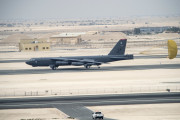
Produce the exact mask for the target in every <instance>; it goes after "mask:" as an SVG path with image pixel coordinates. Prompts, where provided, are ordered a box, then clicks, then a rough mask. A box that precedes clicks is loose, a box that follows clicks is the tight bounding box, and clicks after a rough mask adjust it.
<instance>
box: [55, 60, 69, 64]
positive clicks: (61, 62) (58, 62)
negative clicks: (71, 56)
mask: <svg viewBox="0 0 180 120" xmlns="http://www.w3.org/2000/svg"><path fill="white" fill-rule="evenodd" d="M56 65H69V64H68V62H66V61H56Z"/></svg>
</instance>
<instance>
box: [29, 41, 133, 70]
mask: <svg viewBox="0 0 180 120" xmlns="http://www.w3.org/2000/svg"><path fill="white" fill-rule="evenodd" d="M126 42H127V39H121V40H119V41H118V42H117V44H116V45H115V46H114V48H113V49H112V50H111V51H110V53H109V54H108V55H102V56H73V57H46V58H31V59H30V60H28V61H26V64H28V65H31V66H32V67H38V66H50V68H51V69H52V70H56V69H57V68H58V67H59V66H66V65H74V66H84V67H85V68H86V69H89V68H90V67H91V66H92V65H96V66H98V68H100V67H99V66H100V65H101V64H103V63H109V62H114V61H120V60H129V59H133V54H127V55H125V54H124V53H125V49H126Z"/></svg>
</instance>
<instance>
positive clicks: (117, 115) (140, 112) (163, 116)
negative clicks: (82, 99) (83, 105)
mask: <svg viewBox="0 0 180 120" xmlns="http://www.w3.org/2000/svg"><path fill="white" fill-rule="evenodd" d="M88 108H89V109H91V110H93V111H101V112H102V113H103V114H104V116H105V117H107V118H112V119H116V120H179V119H180V114H179V111H180V103H171V104H147V105H117V106H93V107H88Z"/></svg>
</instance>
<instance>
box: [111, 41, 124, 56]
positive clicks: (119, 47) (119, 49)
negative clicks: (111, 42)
mask: <svg viewBox="0 0 180 120" xmlns="http://www.w3.org/2000/svg"><path fill="white" fill-rule="evenodd" d="M126 42H127V39H120V40H119V41H118V42H117V44H116V45H115V46H114V48H113V49H112V50H111V51H110V53H109V54H108V55H124V53H125V49H126Z"/></svg>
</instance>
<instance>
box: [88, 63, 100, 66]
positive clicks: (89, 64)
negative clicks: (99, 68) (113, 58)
mask: <svg viewBox="0 0 180 120" xmlns="http://www.w3.org/2000/svg"><path fill="white" fill-rule="evenodd" d="M86 65H88V66H91V65H101V64H100V63H87V64H86Z"/></svg>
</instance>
